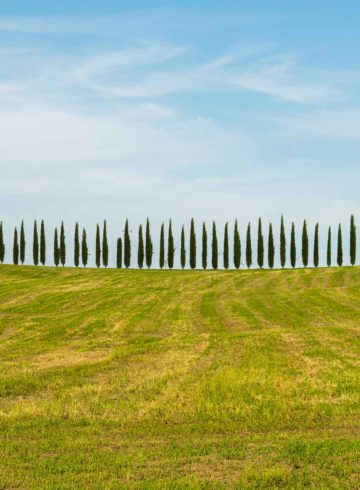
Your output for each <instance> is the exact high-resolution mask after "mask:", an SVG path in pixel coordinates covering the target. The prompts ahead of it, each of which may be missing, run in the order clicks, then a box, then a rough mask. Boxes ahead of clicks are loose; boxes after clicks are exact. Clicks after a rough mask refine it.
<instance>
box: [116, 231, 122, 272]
mask: <svg viewBox="0 0 360 490" xmlns="http://www.w3.org/2000/svg"><path fill="white" fill-rule="evenodd" d="M122 249H123V247H122V239H121V238H118V239H117V242H116V267H117V268H118V269H122Z"/></svg>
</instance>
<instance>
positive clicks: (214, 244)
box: [211, 221, 219, 270]
mask: <svg viewBox="0 0 360 490" xmlns="http://www.w3.org/2000/svg"><path fill="white" fill-rule="evenodd" d="M218 258H219V251H218V240H217V235H216V224H215V221H213V229H212V244H211V263H212V268H213V269H214V270H216V269H217V268H218Z"/></svg>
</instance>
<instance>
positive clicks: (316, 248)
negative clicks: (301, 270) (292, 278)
mask: <svg viewBox="0 0 360 490" xmlns="http://www.w3.org/2000/svg"><path fill="white" fill-rule="evenodd" d="M314 266H315V267H319V223H316V225H315V233H314Z"/></svg>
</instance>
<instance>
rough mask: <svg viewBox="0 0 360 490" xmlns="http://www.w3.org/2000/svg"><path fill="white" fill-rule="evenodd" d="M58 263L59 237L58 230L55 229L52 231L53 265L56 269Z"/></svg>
mask: <svg viewBox="0 0 360 490" xmlns="http://www.w3.org/2000/svg"><path fill="white" fill-rule="evenodd" d="M59 262H60V248H59V237H58V230H57V228H55V231H54V264H55V265H56V267H57V266H58V265H59Z"/></svg>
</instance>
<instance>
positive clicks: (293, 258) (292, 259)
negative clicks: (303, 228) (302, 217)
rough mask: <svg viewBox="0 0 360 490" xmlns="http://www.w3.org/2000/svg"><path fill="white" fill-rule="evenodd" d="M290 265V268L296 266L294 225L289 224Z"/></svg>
mask: <svg viewBox="0 0 360 490" xmlns="http://www.w3.org/2000/svg"><path fill="white" fill-rule="evenodd" d="M290 263H291V267H292V268H294V267H295V266H296V241H295V225H294V223H292V224H291V239H290Z"/></svg>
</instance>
